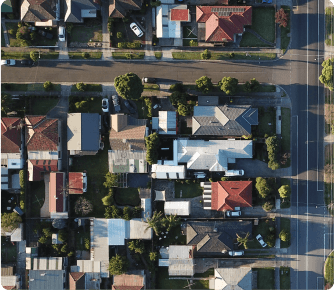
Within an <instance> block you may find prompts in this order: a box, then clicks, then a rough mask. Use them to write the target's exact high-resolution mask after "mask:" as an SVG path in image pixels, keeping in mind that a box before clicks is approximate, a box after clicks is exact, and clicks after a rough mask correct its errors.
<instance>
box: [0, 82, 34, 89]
mask: <svg viewBox="0 0 334 290" xmlns="http://www.w3.org/2000/svg"><path fill="white" fill-rule="evenodd" d="M28 86H29V85H28V84H12V83H8V84H1V91H27V90H28Z"/></svg>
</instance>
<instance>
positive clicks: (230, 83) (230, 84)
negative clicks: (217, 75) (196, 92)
mask: <svg viewBox="0 0 334 290" xmlns="http://www.w3.org/2000/svg"><path fill="white" fill-rule="evenodd" d="M238 82H239V81H238V80H237V79H236V78H231V77H223V79H222V80H221V81H220V82H219V85H220V89H221V90H222V91H223V92H224V93H225V94H226V95H235V94H236V92H237V88H238Z"/></svg>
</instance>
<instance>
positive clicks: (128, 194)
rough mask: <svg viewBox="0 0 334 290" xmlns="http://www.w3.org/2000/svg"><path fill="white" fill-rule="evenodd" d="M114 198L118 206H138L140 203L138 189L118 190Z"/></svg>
mask: <svg viewBox="0 0 334 290" xmlns="http://www.w3.org/2000/svg"><path fill="white" fill-rule="evenodd" d="M114 198H115V202H116V203H117V204H118V205H131V206H137V205H139V203H140V199H139V192H138V188H132V187H128V188H116V192H115V194H114Z"/></svg>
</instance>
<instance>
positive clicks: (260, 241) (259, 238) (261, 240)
mask: <svg viewBox="0 0 334 290" xmlns="http://www.w3.org/2000/svg"><path fill="white" fill-rule="evenodd" d="M256 239H257V240H258V241H259V243H260V244H261V246H262V247H263V248H265V247H266V246H267V243H266V242H265V241H264V240H263V238H262V236H261V235H260V234H258V235H257V236H256Z"/></svg>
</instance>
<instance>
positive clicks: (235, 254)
mask: <svg viewBox="0 0 334 290" xmlns="http://www.w3.org/2000/svg"><path fill="white" fill-rule="evenodd" d="M228 254H229V255H230V256H232V257H236V256H243V255H244V251H228Z"/></svg>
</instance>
